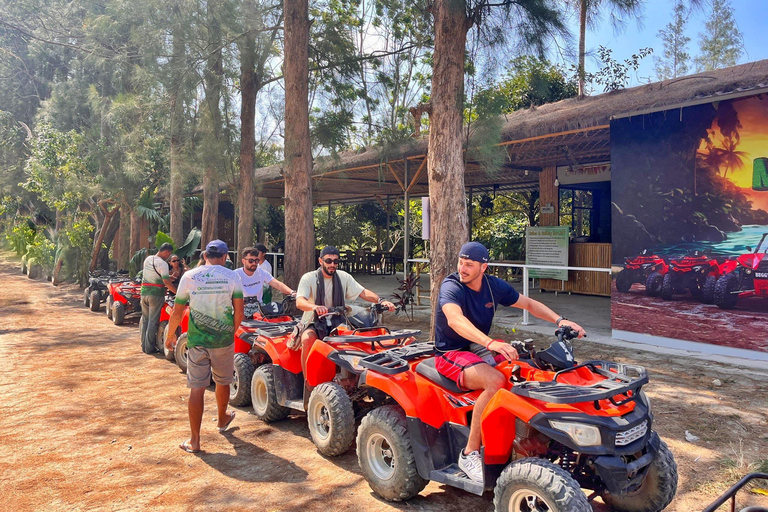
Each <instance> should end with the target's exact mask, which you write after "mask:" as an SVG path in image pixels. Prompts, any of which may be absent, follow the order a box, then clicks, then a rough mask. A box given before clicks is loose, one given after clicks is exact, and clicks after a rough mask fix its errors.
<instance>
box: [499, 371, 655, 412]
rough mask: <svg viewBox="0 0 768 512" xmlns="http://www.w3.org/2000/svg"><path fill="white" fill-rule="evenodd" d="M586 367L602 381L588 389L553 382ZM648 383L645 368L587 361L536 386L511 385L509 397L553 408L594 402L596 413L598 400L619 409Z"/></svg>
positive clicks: (530, 383) (537, 383)
mask: <svg viewBox="0 0 768 512" xmlns="http://www.w3.org/2000/svg"><path fill="white" fill-rule="evenodd" d="M582 367H587V368H589V369H590V370H592V371H593V372H595V373H597V374H599V375H602V376H603V377H605V380H601V381H600V382H597V383H595V384H592V385H591V386H575V385H571V384H563V383H560V382H557V379H558V377H560V376H561V375H562V374H564V373H567V372H572V371H574V370H576V369H577V368H582ZM647 383H648V374H647V372H646V371H645V368H643V367H642V366H638V365H631V364H621V363H613V362H609V361H587V362H585V363H582V364H580V365H578V366H574V367H573V368H567V369H565V370H561V371H559V372H557V373H556V374H555V377H554V379H553V380H551V381H547V382H538V381H527V382H521V383H519V384H515V385H514V386H513V387H512V389H511V391H512V393H514V394H516V395H519V396H524V397H527V398H533V399H534V400H542V401H544V402H550V403H553V404H575V403H580V402H594V403H595V409H598V410H599V409H600V404H599V402H600V400H606V399H607V400H610V401H611V403H612V404H613V405H617V406H618V405H622V404H625V403H627V402H630V401H632V400H635V398H637V395H638V393H639V392H640V388H642V387H643V385H645V384H647ZM616 395H624V396H626V397H627V398H625V399H623V400H618V401H617V400H615V399H614V397H615V396H616Z"/></svg>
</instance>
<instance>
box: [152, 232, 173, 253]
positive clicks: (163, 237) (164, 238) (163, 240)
mask: <svg viewBox="0 0 768 512" xmlns="http://www.w3.org/2000/svg"><path fill="white" fill-rule="evenodd" d="M163 244H171V245H173V239H172V238H171V237H170V235H167V234H165V233H163V232H162V231H158V232H157V234H156V235H155V247H156V248H157V249H160V246H161V245H163Z"/></svg>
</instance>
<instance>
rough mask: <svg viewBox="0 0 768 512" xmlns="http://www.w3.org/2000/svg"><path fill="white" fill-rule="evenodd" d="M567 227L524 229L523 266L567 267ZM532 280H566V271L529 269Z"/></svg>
mask: <svg viewBox="0 0 768 512" xmlns="http://www.w3.org/2000/svg"><path fill="white" fill-rule="evenodd" d="M570 229H571V228H570V227H569V226H538V227H533V226H528V227H527V228H525V264H526V265H552V266H562V267H567V266H568V235H569V231H570ZM529 272H530V276H531V277H532V278H534V279H557V280H560V281H567V280H568V271H567V270H548V269H535V268H532V269H530V271H529Z"/></svg>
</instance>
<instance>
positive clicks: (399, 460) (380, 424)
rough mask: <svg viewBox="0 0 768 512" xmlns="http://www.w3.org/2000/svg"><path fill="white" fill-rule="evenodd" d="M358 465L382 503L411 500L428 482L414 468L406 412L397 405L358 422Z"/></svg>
mask: <svg viewBox="0 0 768 512" xmlns="http://www.w3.org/2000/svg"><path fill="white" fill-rule="evenodd" d="M357 462H358V464H359V465H360V470H361V471H362V473H363V477H364V478H365V479H366V481H367V482H368V485H370V486H371V489H373V492H375V493H376V494H378V495H379V496H381V497H382V498H384V499H385V500H389V501H403V500H407V499H410V498H413V497H414V496H416V495H417V494H419V493H420V492H421V491H422V490H423V489H424V487H426V486H427V483H429V481H428V480H425V479H424V478H422V477H421V476H420V475H419V472H418V470H417V469H416V458H415V457H414V455H413V446H412V445H411V439H410V437H408V427H407V425H406V422H405V413H404V412H403V410H402V409H401V408H400V407H398V406H396V405H385V406H384V407H379V408H378V409H374V410H373V411H371V412H369V413H368V414H367V415H366V416H365V417H364V418H363V421H362V422H360V429H359V430H358V432H357Z"/></svg>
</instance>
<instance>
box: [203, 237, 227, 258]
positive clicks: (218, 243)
mask: <svg viewBox="0 0 768 512" xmlns="http://www.w3.org/2000/svg"><path fill="white" fill-rule="evenodd" d="M205 252H206V253H208V254H219V255H222V256H223V255H225V254H227V253H228V252H229V247H227V244H226V243H225V242H223V241H222V240H211V241H210V242H208V245H206V246H205Z"/></svg>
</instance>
